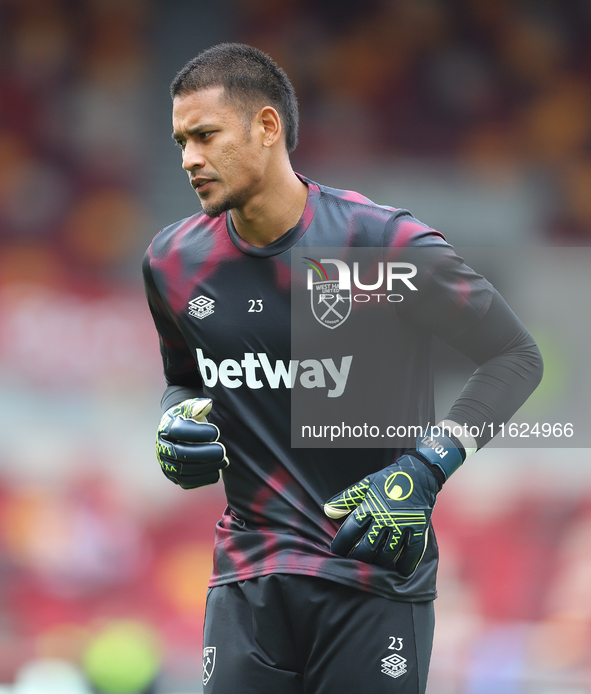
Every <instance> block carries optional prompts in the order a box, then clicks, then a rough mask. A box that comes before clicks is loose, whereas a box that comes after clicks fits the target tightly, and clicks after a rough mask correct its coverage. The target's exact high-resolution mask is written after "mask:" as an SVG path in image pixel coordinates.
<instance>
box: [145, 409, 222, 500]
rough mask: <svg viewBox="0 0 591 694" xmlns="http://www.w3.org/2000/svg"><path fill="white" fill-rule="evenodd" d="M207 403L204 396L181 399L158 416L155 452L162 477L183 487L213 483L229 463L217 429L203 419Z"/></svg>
mask: <svg viewBox="0 0 591 694" xmlns="http://www.w3.org/2000/svg"><path fill="white" fill-rule="evenodd" d="M211 406H212V402H211V400H209V399H208V398H193V399H191V400H183V402H181V403H180V404H178V405H174V406H173V407H171V408H169V409H168V410H166V412H165V413H164V415H163V416H162V419H161V420H160V424H159V426H158V431H157V433H156V456H157V458H158V462H159V463H160V467H161V468H162V472H164V474H165V475H166V477H168V479H169V480H172V481H173V482H174V483H175V484H178V485H180V486H181V487H182V488H183V489H195V488H196V487H204V486H206V485H208V484H215V483H216V482H217V481H218V480H219V479H220V476H221V470H222V469H223V468H225V467H228V465H229V462H228V459H227V458H226V449H225V447H224V445H223V444H221V443H220V442H219V441H218V438H219V435H220V430H219V429H218V428H217V427H216V425H215V424H210V423H209V422H208V421H207V419H206V415H207V414H208V413H209V411H210V410H211Z"/></svg>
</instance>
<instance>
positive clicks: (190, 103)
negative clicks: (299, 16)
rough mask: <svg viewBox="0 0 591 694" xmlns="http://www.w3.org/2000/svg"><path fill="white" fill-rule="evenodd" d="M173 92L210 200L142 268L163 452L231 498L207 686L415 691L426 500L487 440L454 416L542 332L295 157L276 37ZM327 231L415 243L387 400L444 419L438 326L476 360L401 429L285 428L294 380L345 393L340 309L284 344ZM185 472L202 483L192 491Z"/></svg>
mask: <svg viewBox="0 0 591 694" xmlns="http://www.w3.org/2000/svg"><path fill="white" fill-rule="evenodd" d="M171 93H172V97H173V127H174V139H175V141H176V142H177V144H178V145H179V148H180V151H181V156H182V165H183V168H184V169H185V171H186V172H187V174H188V176H189V180H190V183H191V185H192V186H193V188H194V189H195V191H196V193H197V195H198V197H199V200H200V202H201V206H202V211H201V212H199V213H197V214H195V215H193V216H192V217H189V218H188V219H185V220H182V221H179V222H177V223H175V224H172V225H171V226H169V227H167V228H166V229H164V230H163V231H161V232H160V233H159V234H158V235H157V236H156V237H155V238H154V241H153V242H152V244H151V246H150V248H149V250H148V252H147V253H146V257H145V261H144V278H145V285H146V292H147V298H148V303H149V306H150V310H151V312H152V316H153V318H154V322H155V325H156V328H157V331H158V335H159V338H160V348H161V353H162V358H163V365H164V375H165V378H166V390H165V392H164V396H163V399H162V410H163V415H162V419H161V422H160V426H159V427H158V431H157V441H156V450H157V456H158V460H159V462H160V465H161V467H162V470H163V472H164V474H165V475H166V477H167V478H168V479H169V480H171V481H172V482H173V483H175V484H178V485H180V486H181V487H183V488H185V489H195V488H198V487H201V486H206V485H209V484H213V483H215V482H216V481H217V480H218V479H219V478H220V476H221V477H222V478H223V484H224V489H225V494H226V497H227V507H226V509H225V511H224V512H223V514H222V517H221V518H220V520H219V522H218V524H217V527H216V536H215V542H214V559H213V571H212V576H211V580H210V584H209V585H210V590H209V593H208V598H207V607H206V614H205V626H204V653H203V685H204V692H205V693H206V694H229V693H230V692H232V693H233V692H240V694H277V693H278V692H280V693H281V694H342V692H372V694H392V693H396V694H423V692H424V691H425V688H426V681H427V673H428V667H429V659H430V653H431V644H432V638H433V630H434V609H433V601H434V599H435V597H436V585H435V579H436V572H437V562H438V549H437V543H436V541H435V536H434V533H433V530H432V527H431V522H430V519H431V513H432V509H433V505H434V503H435V499H436V496H437V494H438V493H439V491H440V489H441V487H442V486H443V485H444V484H447V479H448V478H449V477H450V475H452V474H453V473H454V471H455V470H457V468H458V467H459V466H460V465H461V464H462V463H463V461H464V460H465V459H466V457H468V456H469V455H470V454H472V453H474V452H475V451H476V450H477V449H478V448H481V447H482V446H483V445H485V444H486V443H487V441H488V438H487V434H485V433H483V435H482V436H478V437H476V438H474V439H473V438H471V437H470V436H464V435H462V434H460V435H459V436H457V435H456V427H455V425H456V424H458V425H461V426H464V425H467V426H468V427H473V426H477V427H479V430H482V431H483V432H490V430H491V428H492V429H493V430H495V431H496V430H497V427H498V424H499V423H501V422H505V421H507V420H508V419H509V418H510V417H511V416H512V415H513V414H514V413H515V412H516V411H517V409H518V408H519V407H520V406H521V405H522V403H523V402H524V401H525V400H526V399H527V397H528V396H529V394H530V393H531V392H532V391H533V390H534V388H535V387H536V385H537V383H538V382H539V380H540V378H541V371H542V363H541V357H540V353H539V351H538V349H537V347H536V345H535V342H534V341H533V340H532V338H531V336H530V335H529V333H528V331H527V330H526V329H525V327H524V326H523V325H522V324H521V322H520V321H519V320H518V319H517V318H516V316H515V315H514V314H513V312H512V311H511V309H510V308H509V307H508V306H507V304H506V303H505V302H504V301H503V299H502V298H501V297H500V295H499V294H498V293H497V292H496V291H495V290H494V288H493V287H492V286H491V285H490V283H488V282H487V281H486V280H485V279H484V278H483V277H482V276H480V275H478V274H477V273H476V272H474V271H473V270H472V269H471V268H469V267H467V266H466V264H465V263H464V262H463V260H462V259H461V258H460V257H459V256H458V255H457V254H456V253H455V251H454V249H453V247H452V246H451V245H450V244H449V243H448V242H447V241H446V239H445V238H444V237H443V235H442V234H441V233H440V232H438V231H436V230H434V229H432V228H430V227H428V226H426V225H425V224H423V223H421V222H419V221H418V220H416V219H415V218H414V217H413V216H412V215H411V214H410V213H409V212H408V211H406V210H403V209H396V208H393V207H382V206H379V205H376V204H375V203H373V202H372V201H371V200H369V199H368V198H366V197H364V196H363V195H361V194H359V193H356V192H352V191H344V190H338V189H334V188H331V187H329V186H324V185H320V184H318V183H315V182H314V181H312V180H310V179H308V178H306V177H305V176H302V175H299V174H296V173H295V172H294V171H293V169H292V167H291V164H290V160H289V153H290V152H291V151H292V150H293V149H294V148H295V146H296V144H297V128H298V109H297V101H296V98H295V94H294V91H293V87H292V85H291V83H290V82H289V80H288V78H287V76H286V75H285V73H284V72H283V70H281V69H280V68H279V67H278V66H277V65H276V64H275V63H274V62H273V61H272V60H271V59H270V58H269V56H267V55H266V54H264V53H261V52H260V51H258V50H257V49H255V48H252V47H250V46H244V45H241V44H221V45H218V46H214V47H212V48H210V49H207V50H206V51H204V52H203V53H201V54H200V55H198V56H197V57H196V58H195V59H193V60H192V61H190V62H189V63H187V65H186V66H185V67H184V68H183V69H182V70H181V71H180V72H179V74H178V75H177V76H176V78H175V79H174V81H173V83H172V86H171ZM327 246H328V247H331V248H349V247H351V248H353V247H360V246H365V247H374V248H378V249H380V252H382V249H385V250H386V251H388V250H390V249H396V250H398V249H400V248H415V247H416V248H420V249H421V250H425V254H426V255H425V257H426V258H427V259H428V261H429V262H428V267H427V268H426V270H427V271H426V272H422V271H421V272H419V273H418V274H417V278H416V279H417V280H418V279H419V277H424V278H425V282H426V284H425V286H424V287H422V288H421V291H419V292H414V293H415V294H419V295H420V301H418V300H415V301H408V302H407V301H405V302H404V305H401V306H400V312H401V314H404V312H405V311H406V312H407V315H401V317H402V319H403V320H404V322H405V323H404V324H405V328H404V330H401V331H400V335H398V336H395V337H394V338H393V340H392V344H390V343H389V344H388V348H389V350H390V351H389V354H391V359H390V363H389V369H391V370H392V372H393V373H394V374H395V376H396V380H397V383H398V384H399V389H398V390H397V392H396V398H395V400H396V403H395V406H396V407H398V408H399V410H400V411H401V412H400V413H401V417H400V418H398V419H396V420H393V421H399V422H403V421H413V422H416V423H417V424H420V425H422V426H425V425H426V424H427V422H435V421H436V420H435V418H434V402H433V392H432V390H433V389H432V386H433V384H432V376H431V363H430V346H431V339H432V336H433V335H435V336H437V337H439V338H441V339H443V340H444V341H445V342H446V343H447V344H449V345H451V346H452V347H454V348H455V349H457V350H458V351H460V352H461V353H462V354H464V355H465V356H467V357H468V358H470V359H471V360H472V361H473V362H474V364H475V371H474V374H473V375H472V377H471V378H470V379H469V380H468V382H467V384H466V386H465V387H464V389H463V390H462V392H461V394H460V395H459V397H458V399H457V401H456V403H455V404H454V406H453V407H452V408H451V410H450V412H449V413H448V414H447V415H446V417H445V420H444V421H443V422H442V423H441V424H442V425H441V426H440V427H438V428H433V429H432V430H429V431H425V432H423V435H422V436H421V437H419V439H418V441H417V442H416V446H414V447H412V448H410V449H408V450H399V449H386V448H384V449H374V448H372V449H355V448H350V449H334V448H322V449H321V448H318V449H296V448H292V447H291V428H290V415H291V398H290V396H291V392H292V388H293V387H299V386H300V384H301V383H304V384H306V383H307V385H310V384H311V381H312V380H314V383H313V385H314V386H316V387H318V388H320V387H323V386H325V385H326V379H328V378H330V377H333V378H334V377H335V376H336V377H341V380H342V381H343V382H342V384H341V385H342V388H341V393H343V391H344V394H343V397H345V396H346V395H347V391H346V387H345V386H346V383H345V377H344V372H343V371H342V369H341V371H340V372H338V373H337V371H336V368H337V367H336V364H342V363H344V359H343V353H342V351H339V350H340V349H341V347H340V345H339V340H340V338H339V335H340V333H339V330H340V328H337V329H336V330H333V331H330V332H331V334H332V333H334V334H335V335H336V337H335V343H334V351H333V353H326V352H325V351H323V350H321V349H320V348H319V347H318V346H317V345H315V344H314V343H313V342H312V343H311V346H310V349H311V350H312V352H311V353H310V354H309V355H307V357H306V358H305V360H304V361H302V362H299V366H298V368H300V369H301V368H303V369H306V371H305V372H304V374H305V375H304V376H301V372H298V373H296V371H295V369H294V366H295V365H294V363H293V362H292V361H291V350H290V348H291V334H292V333H291V317H290V311H291V293H290V272H291V270H290V268H291V264H290V254H291V252H292V249H294V248H302V249H304V250H305V251H306V252H307V255H308V256H314V249H315V248H320V247H327ZM308 249H309V250H308ZM421 301H422V302H423V303H422V304H421ZM318 329H319V330H323V331H324V330H325V328H324V327H322V326H319V327H318ZM367 342H369V341H367ZM370 347H371V345H369V344H365V345H363V346H362V350H368V349H370ZM314 349H316V350H317V353H313V352H314ZM361 362H365V363H369V364H371V352H364V353H362V354H359V355H358V354H356V355H355V361H354V362H353V366H352V367H351V368H355V365H356V364H357V363H361ZM331 375H332V376H331ZM296 376H297V377H298V378H300V377H301V378H302V379H308V381H301V380H300V381H297V382H296V380H295V379H296ZM401 394H402V395H401ZM333 396H334V391H333ZM335 397H336V396H335ZM339 397H340V395H339ZM393 397H394V396H393ZM485 423H486V424H487V427H485V428H483V427H482V425H483V424H485ZM488 424H492V425H493V426H492V427H489V426H488ZM190 493H191V494H194V499H195V503H196V504H198V503H199V499H200V493H201V492H190Z"/></svg>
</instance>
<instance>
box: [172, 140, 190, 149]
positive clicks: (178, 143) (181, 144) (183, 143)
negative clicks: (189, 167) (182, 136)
mask: <svg viewBox="0 0 591 694" xmlns="http://www.w3.org/2000/svg"><path fill="white" fill-rule="evenodd" d="M175 144H176V146H177V147H180V148H181V149H185V146H186V144H187V141H186V140H175Z"/></svg>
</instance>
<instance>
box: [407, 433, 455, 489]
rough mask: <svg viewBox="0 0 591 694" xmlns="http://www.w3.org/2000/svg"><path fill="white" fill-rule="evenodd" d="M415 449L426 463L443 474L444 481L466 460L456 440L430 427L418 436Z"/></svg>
mask: <svg viewBox="0 0 591 694" xmlns="http://www.w3.org/2000/svg"><path fill="white" fill-rule="evenodd" d="M416 448H417V452H418V453H419V454H420V455H421V456H422V457H423V458H424V459H425V460H426V461H427V462H429V463H430V464H431V465H435V466H437V467H438V468H439V469H440V470H441V472H443V475H444V480H448V479H449V478H450V476H451V475H453V473H454V472H455V471H456V470H457V469H458V468H459V467H460V465H461V464H462V463H463V462H464V460H465V459H466V452H465V451H464V447H463V446H462V444H461V443H460V442H459V441H458V439H456V438H455V436H453V435H447V434H445V433H443V431H441V429H439V428H438V427H432V428H431V429H428V430H427V431H425V432H424V433H423V435H422V436H419V437H418V438H417V446H416Z"/></svg>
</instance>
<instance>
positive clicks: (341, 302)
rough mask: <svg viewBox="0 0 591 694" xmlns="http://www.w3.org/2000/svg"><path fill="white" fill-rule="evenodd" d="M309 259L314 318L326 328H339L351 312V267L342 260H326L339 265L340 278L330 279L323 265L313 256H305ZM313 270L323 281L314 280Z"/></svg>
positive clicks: (309, 287)
mask: <svg viewBox="0 0 591 694" xmlns="http://www.w3.org/2000/svg"><path fill="white" fill-rule="evenodd" d="M305 260H307V261H309V262H307V263H306V265H308V266H309V268H311V269H309V270H308V290H309V292H310V303H311V307H312V314H313V316H314V318H316V320H317V321H318V322H319V323H320V324H321V325H324V327H325V328H330V329H334V328H338V326H339V325H341V324H342V323H344V322H345V321H346V320H347V318H348V317H349V314H350V313H351V279H350V273H349V268H348V267H347V266H346V264H345V263H343V262H342V261H340V260H332V259H331V260H328V259H327V260H324V259H323V261H322V262H323V263H332V264H334V265H337V269H338V271H339V279H338V280H329V279H328V274H327V272H326V270H325V268H324V266H323V265H321V264H320V263H319V262H318V261H316V260H314V259H313V258H305ZM313 271H314V272H316V273H317V274H318V276H319V277H320V278H321V281H319V282H314V281H313Z"/></svg>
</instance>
